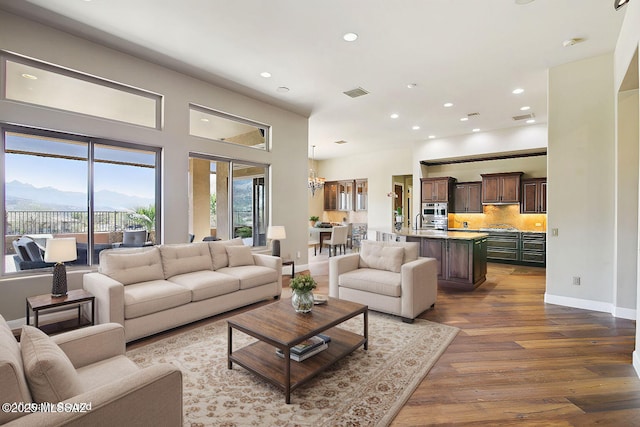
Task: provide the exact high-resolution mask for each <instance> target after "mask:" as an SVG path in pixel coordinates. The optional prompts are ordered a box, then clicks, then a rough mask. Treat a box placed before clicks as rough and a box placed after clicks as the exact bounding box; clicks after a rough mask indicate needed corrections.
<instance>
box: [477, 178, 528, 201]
mask: <svg viewBox="0 0 640 427" xmlns="http://www.w3.org/2000/svg"><path fill="white" fill-rule="evenodd" d="M481 176H482V203H485V204H506V203H520V177H521V176H522V172H507V173H489V174H482V175H481Z"/></svg>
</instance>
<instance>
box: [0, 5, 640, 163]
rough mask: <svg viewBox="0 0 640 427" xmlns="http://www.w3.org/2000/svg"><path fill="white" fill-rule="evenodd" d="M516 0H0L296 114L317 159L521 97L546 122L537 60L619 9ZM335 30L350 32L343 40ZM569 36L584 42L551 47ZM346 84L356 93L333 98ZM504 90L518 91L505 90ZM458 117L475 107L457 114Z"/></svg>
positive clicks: (454, 124) (592, 37) (589, 37)
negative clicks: (303, 119)
mask: <svg viewBox="0 0 640 427" xmlns="http://www.w3.org/2000/svg"><path fill="white" fill-rule="evenodd" d="M517 3H522V1H521V0H395V1H391V0H321V1H320V0H318V1H310V0H308V1H302V0H269V1H265V0H233V1H232V0H180V1H175V0H28V1H25V0H0V7H1V8H4V9H6V10H8V11H10V12H14V13H19V14H23V15H25V16H29V17H31V18H33V19H36V20H39V21H42V22H45V23H47V24H50V25H53V26H55V27H58V28H61V29H63V30H66V31H68V32H71V33H74V34H78V35H80V36H83V37H85V38H88V39H90V40H95V41H98V42H100V43H103V44H106V45H108V46H111V47H114V48H116V49H119V50H122V51H125V52H128V53H132V54H135V55H137V56H140V57H143V58H145V59H149V60H152V61H153V62H156V63H159V64H162V65H166V66H169V67H171V68H173V69H176V70H178V71H182V72H185V73H188V74H191V75H194V76H196V77H199V78H202V79H204V80H207V81H210V82H212V83H214V84H217V85H220V86H223V87H227V88H229V89H232V90H234V91H237V92H240V93H244V94H247V95H249V96H252V97H254V98H257V99H260V100H264V101H266V102H269V103H271V104H274V105H277V106H280V107H282V108H285V109H287V110H290V111H294V112H297V113H300V114H303V115H305V116H308V117H309V118H310V122H309V123H310V124H309V127H310V134H309V146H311V145H316V148H315V157H316V159H325V158H331V157H337V156H343V155H354V154H357V153H360V152H364V151H375V150H382V149H389V148H393V147H404V146H407V145H408V144H411V143H413V142H415V141H424V140H427V139H428V137H429V135H434V136H435V137H436V138H441V137H449V136H455V135H462V134H467V133H470V132H471V130H472V129H473V128H479V129H480V131H490V130H495V129H502V128H508V127H513V126H527V125H526V124H525V123H524V121H514V120H513V119H512V117H513V116H517V115H521V114H525V113H523V112H522V111H520V107H522V106H525V105H528V106H530V107H531V110H530V111H529V112H532V113H534V114H535V117H536V120H537V123H546V121H547V96H546V89H547V69H548V68H549V67H554V66H557V65H560V64H563V63H568V62H572V61H576V60H579V59H582V58H588V57H591V56H596V55H600V54H604V53H607V52H611V51H613V49H614V47H615V43H616V39H617V35H618V32H619V29H620V26H621V24H622V19H623V16H624V11H625V8H622V9H620V10H618V11H614V8H613V0H535V1H532V2H530V3H528V4H522V5H520V4H517ZM639 25H640V23H639ZM347 32H355V33H357V34H358V35H359V38H358V40H357V41H355V42H351V43H349V42H345V41H344V40H343V39H342V36H343V34H344V33H347ZM571 38H581V39H584V41H583V42H582V43H578V44H575V45H574V46H571V47H563V41H564V40H567V39H571ZM263 71H268V72H270V73H271V75H272V77H271V78H264V77H261V76H260V73H261V72H263ZM410 83H415V84H417V86H416V87H415V88H413V89H409V88H407V85H408V84H410ZM280 86H285V87H288V88H289V89H290V90H289V92H287V93H281V92H278V91H277V88H278V87H280ZM357 87H362V88H364V89H366V90H367V91H369V92H370V93H369V94H368V95H365V96H362V97H359V98H350V97H348V96H346V95H344V94H343V92H344V91H347V90H351V89H354V88H357ZM517 87H520V88H523V89H524V93H522V94H520V95H514V94H512V93H511V91H512V90H513V89H515V88H517ZM445 102H452V103H453V104H454V106H453V107H450V108H444V107H443V104H444V103H445ZM392 113H398V114H399V118H397V119H391V118H390V114H392ZM469 113H479V115H478V116H474V117H472V118H471V119H469V121H467V122H461V121H460V118H462V117H465V116H467V115H468V114H469ZM413 126H420V129H419V130H413V129H412V127H413ZM338 140H345V141H347V142H348V143H347V144H342V145H338V144H335V143H334V142H335V141H338ZM309 153H310V154H311V148H309Z"/></svg>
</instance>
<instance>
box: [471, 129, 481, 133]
mask: <svg viewBox="0 0 640 427" xmlns="http://www.w3.org/2000/svg"><path fill="white" fill-rule="evenodd" d="M471 132H480V129H479V128H474V129H471Z"/></svg>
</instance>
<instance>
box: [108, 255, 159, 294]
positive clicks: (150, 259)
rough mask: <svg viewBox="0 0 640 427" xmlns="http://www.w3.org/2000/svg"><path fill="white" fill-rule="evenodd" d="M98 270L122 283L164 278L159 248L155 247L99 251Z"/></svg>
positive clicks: (129, 283)
mask: <svg viewBox="0 0 640 427" xmlns="http://www.w3.org/2000/svg"><path fill="white" fill-rule="evenodd" d="M98 271H99V272H100V273H102V274H105V275H107V276H109V277H111V278H112V279H114V280H117V281H118V282H120V283H122V284H124V285H131V284H132V283H139V282H148V281H150V280H162V279H164V271H163V269H162V259H161V257H160V250H159V249H158V248H156V247H147V248H135V249H107V250H104V251H102V252H100V267H99V270H98Z"/></svg>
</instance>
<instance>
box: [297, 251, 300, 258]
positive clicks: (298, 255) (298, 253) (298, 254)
mask: <svg viewBox="0 0 640 427" xmlns="http://www.w3.org/2000/svg"><path fill="white" fill-rule="evenodd" d="M296 257H297V258H298V259H300V251H298V252H296Z"/></svg>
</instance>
